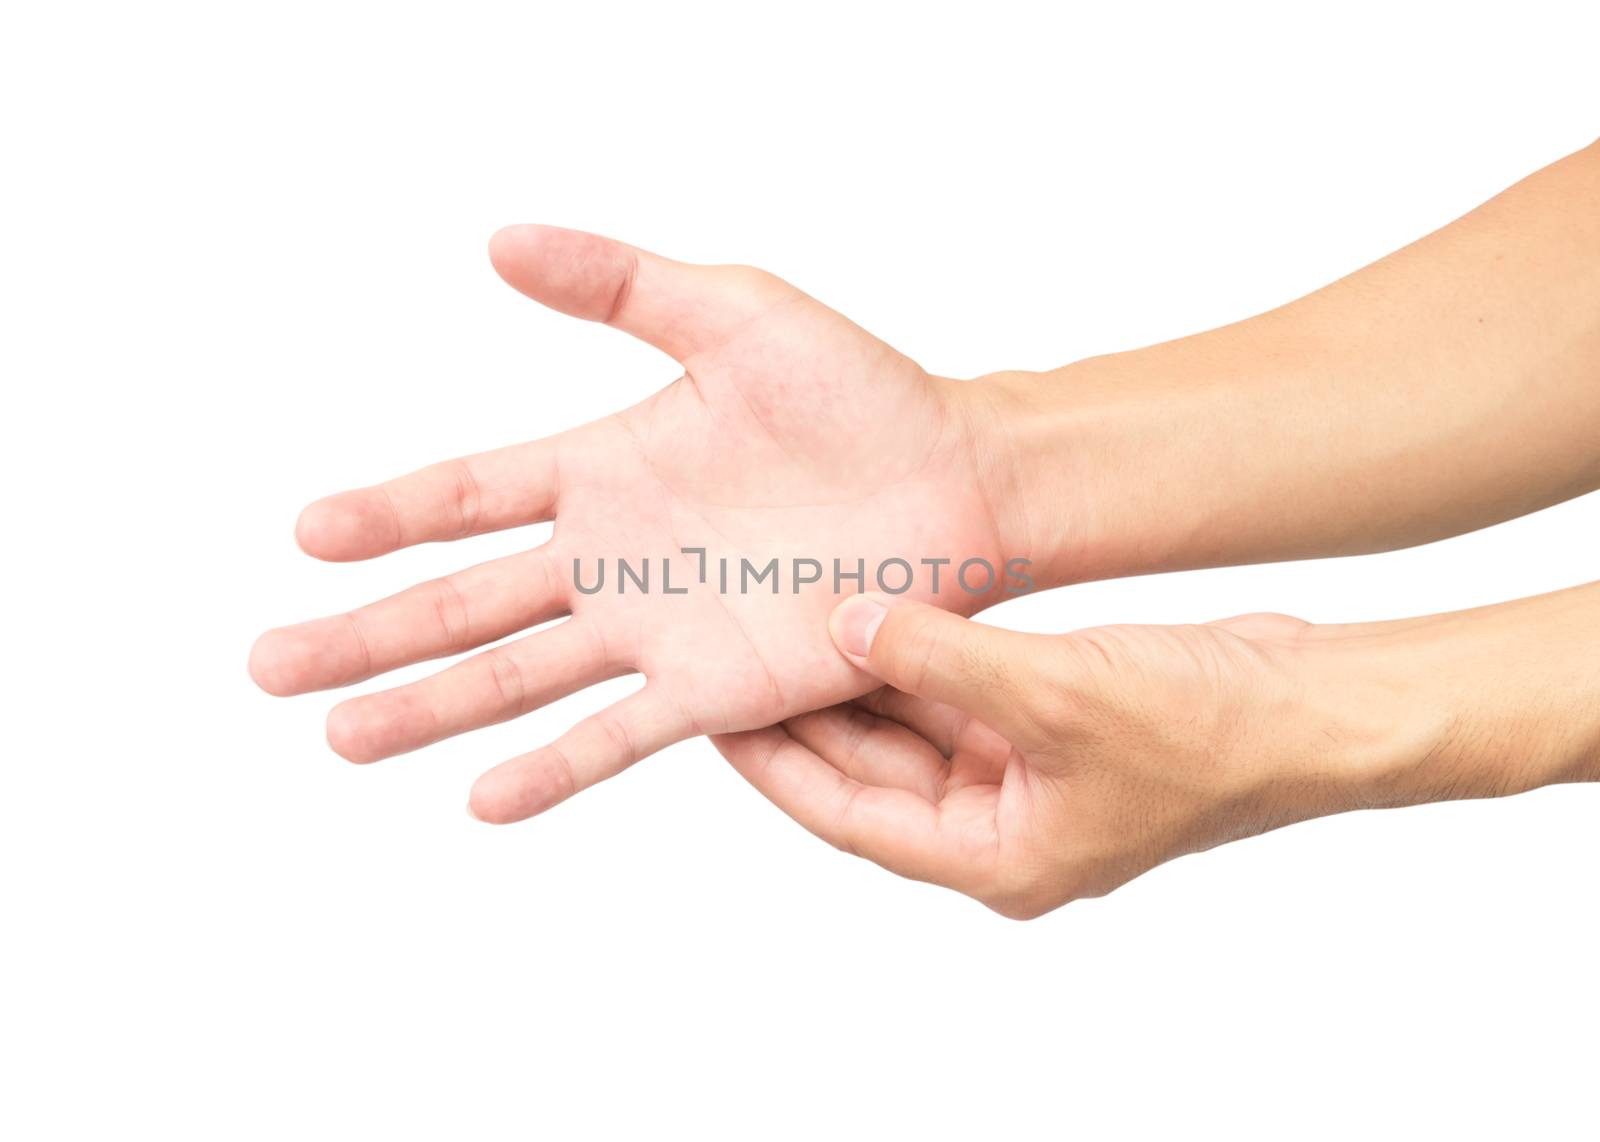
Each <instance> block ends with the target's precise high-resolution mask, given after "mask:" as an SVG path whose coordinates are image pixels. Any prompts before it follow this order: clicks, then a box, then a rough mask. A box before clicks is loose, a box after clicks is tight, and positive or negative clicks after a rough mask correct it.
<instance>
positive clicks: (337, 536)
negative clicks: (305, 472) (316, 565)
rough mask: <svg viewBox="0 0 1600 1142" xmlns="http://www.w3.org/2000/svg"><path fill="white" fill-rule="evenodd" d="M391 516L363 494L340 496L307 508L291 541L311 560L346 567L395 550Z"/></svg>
mask: <svg viewBox="0 0 1600 1142" xmlns="http://www.w3.org/2000/svg"><path fill="white" fill-rule="evenodd" d="M395 530H396V529H395V523H394V513H393V511H392V510H390V509H389V508H388V507H387V505H384V504H382V503H379V502H375V500H374V497H372V496H370V495H367V494H365V493H364V492H339V493H338V494H337V495H332V496H326V497H324V498H323V499H320V500H317V501H316V502H315V503H313V504H310V505H309V506H307V507H306V509H305V510H304V511H302V512H301V513H300V518H299V519H298V520H296V521H295V525H294V541H295V543H297V544H298V545H299V547H300V550H301V551H304V552H305V553H306V554H307V555H309V556H311V557H312V558H313V559H321V560H323V561H325V562H329V563H346V562H349V561H351V560H356V559H368V558H371V557H372V556H374V555H381V554H383V553H384V552H386V551H392V550H393V549H394V548H395V547H396V546H398V536H396V535H395V534H394V532H395Z"/></svg>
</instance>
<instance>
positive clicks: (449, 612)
mask: <svg viewBox="0 0 1600 1142" xmlns="http://www.w3.org/2000/svg"><path fill="white" fill-rule="evenodd" d="M431 587H432V589H431V600H430V601H431V602H432V604H433V613H434V618H435V619H436V620H437V621H438V624H439V631H440V633H441V634H442V635H443V637H444V647H445V649H446V650H449V651H456V650H461V649H464V648H466V647H468V646H471V645H472V620H471V618H470V616H469V615H468V612H467V601H466V599H465V598H464V597H463V596H462V594H461V591H460V589H459V588H458V587H457V586H456V585H455V583H454V581H453V580H452V577H451V576H446V577H444V578H443V579H435V580H434V581H433V583H432V585H431Z"/></svg>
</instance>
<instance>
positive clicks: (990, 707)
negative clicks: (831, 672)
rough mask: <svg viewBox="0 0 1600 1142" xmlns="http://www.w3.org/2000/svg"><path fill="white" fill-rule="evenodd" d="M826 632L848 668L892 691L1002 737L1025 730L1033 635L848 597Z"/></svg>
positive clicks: (927, 609) (886, 600)
mask: <svg viewBox="0 0 1600 1142" xmlns="http://www.w3.org/2000/svg"><path fill="white" fill-rule="evenodd" d="M828 633H829V634H831V635H832V636H833V641H834V645H835V646H837V647H838V648H839V651H840V653H841V654H843V655H844V656H845V657H846V658H847V659H849V660H850V662H851V663H852V664H854V665H855V666H857V667H859V668H860V669H862V670H865V671H866V672H867V673H869V674H872V675H875V676H876V677H878V678H881V679H883V680H884V681H885V682H887V683H888V684H889V685H891V686H893V687H894V688H895V689H896V690H901V691H903V692H905V693H907V694H915V695H916V696H917V697H919V698H925V699H927V700H928V701H930V702H942V703H943V704H945V705H947V706H954V707H956V708H957V709H959V710H962V711H965V712H966V713H969V714H972V715H973V716H975V717H976V718H978V719H979V720H980V721H982V722H985V723H987V724H988V725H989V726H991V727H993V728H994V729H997V730H1001V731H1002V732H1004V731H1006V730H1008V729H1010V730H1020V729H1024V728H1027V727H1028V725H1029V724H1030V723H1031V719H1029V718H1027V717H1026V715H1025V712H1026V711H1027V710H1028V709H1029V708H1031V707H1032V706H1033V705H1034V701H1033V699H1034V697H1035V696H1034V695H1033V694H1032V693H1031V691H1030V687H1031V686H1033V685H1035V683H1034V681H1033V679H1032V671H1031V670H1030V669H1029V668H1028V662H1029V651H1030V649H1031V650H1034V651H1037V647H1035V646H1034V645H1033V644H1034V643H1035V642H1036V638H1035V636H1031V635H1025V634H1018V633H1016V632H1015V631H1008V630H1001V629H999V628H998V627H991V626H984V625H983V624H981V623H975V622H973V621H972V620H971V619H964V618H961V617H960V616H959V615H953V614H951V613H950V612H949V611H943V610H940V609H939V608H938V607H931V606H928V605H927V604H925V603H913V602H910V601H909V600H901V599H896V598H892V597H889V596H884V595H877V594H866V595H854V596H852V597H851V598H848V599H846V600H845V601H844V602H842V603H840V604H839V605H838V606H837V607H835V608H834V609H833V614H832V615H831V616H829V619H828Z"/></svg>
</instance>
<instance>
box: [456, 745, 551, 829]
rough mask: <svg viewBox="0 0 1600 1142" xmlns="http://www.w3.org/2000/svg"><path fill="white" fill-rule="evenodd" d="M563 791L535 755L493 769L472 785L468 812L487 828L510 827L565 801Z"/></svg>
mask: <svg viewBox="0 0 1600 1142" xmlns="http://www.w3.org/2000/svg"><path fill="white" fill-rule="evenodd" d="M566 796H567V794H566V791H565V790H564V789H563V788H562V785H561V783H560V780H559V779H558V777H557V775H556V774H555V773H554V772H553V771H552V769H551V768H550V767H549V766H544V765H540V764H539V763H538V761H537V755H533V756H532V757H531V758H516V759H514V760H512V761H508V762H504V763H503V764H501V765H497V766H495V767H494V768H493V769H491V770H489V771H488V772H487V773H485V774H483V775H482V776H481V777H479V778H478V780H477V781H475V782H473V783H472V792H471V793H470V794H469V795H468V797H467V811H468V812H469V813H471V814H472V815H473V816H474V817H476V818H477V819H478V820H480V821H483V822H485V823H486V824H490V825H510V824H514V823H516V822H517V821H525V820H527V819H528V818H529V817H536V816H538V815H539V814H540V813H543V812H544V811H545V810H546V809H549V808H551V807H553V806H554V805H556V804H558V803H560V802H561V801H564V800H565V799H566Z"/></svg>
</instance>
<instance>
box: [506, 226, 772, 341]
mask: <svg viewBox="0 0 1600 1142" xmlns="http://www.w3.org/2000/svg"><path fill="white" fill-rule="evenodd" d="M489 260H490V262H492V263H493V264H494V268H495V272H496V273H498V274H499V275H500V276H501V277H502V278H504V279H505V280H506V282H507V284H509V285H510V286H511V287H512V288H514V289H516V290H518V291H520V292H522V293H525V294H527V295H528V296H529V297H531V298H533V300H534V301H537V302H539V303H540V304H541V305H547V306H549V307H550V308H551V309H555V310H559V311H560V312H562V313H566V314H570V315H571V316H573V317H581V318H583V319H584V320H586V321H599V322H603V323H605V324H606V325H612V326H615V327H616V328H618V329H620V330H622V331H623V332H624V333H630V334H632V335H633V336H635V337H637V338H639V339H640V340H641V341H644V342H646V343H647V344H650V345H654V346H655V347H656V348H657V349H660V350H661V351H662V352H663V353H666V354H668V355H669V356H671V357H673V358H675V359H677V360H678V361H679V362H687V361H688V359H689V358H690V357H693V356H694V355H695V354H697V353H702V352H704V351H706V350H707V349H711V348H715V347H716V346H717V345H719V344H721V343H722V342H724V341H726V340H727V339H728V338H729V337H730V336H731V335H732V334H733V332H734V330H736V329H737V328H738V327H739V326H740V325H741V324H743V323H744V322H746V321H748V320H750V319H751V318H753V317H755V316H757V315H759V314H760V313H761V312H762V311H763V310H765V309H767V308H770V307H771V306H772V305H773V303H774V302H775V301H777V300H779V299H780V298H782V297H784V296H787V295H788V294H790V293H792V292H796V291H794V290H793V287H792V286H789V285H788V284H786V283H785V282H783V281H782V280H781V279H779V278H776V277H773V276H772V275H770V274H765V273H762V272H761V271H759V270H752V269H749V268H747V267H743V266H696V265H691V264H689V263H687V262H675V261H673V260H672V259H670V258H663V257H661V256H660V255H657V254H652V253H649V252H648V251H645V250H639V249H635V248H634V247H632V246H629V245H626V244H624V243H622V242H618V241H615V240H614V239H611V238H602V237H600V236H599V235H598V234H585V233H584V232H583V231H581V230H563V229H560V228H559V227H556V226H532V225H519V226H507V227H506V228H505V229H503V230H501V231H499V232H498V233H496V234H495V235H494V237H492V238H490V239H489Z"/></svg>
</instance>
